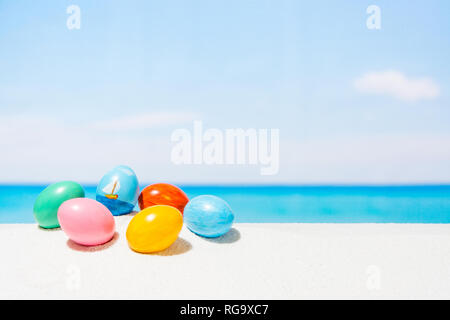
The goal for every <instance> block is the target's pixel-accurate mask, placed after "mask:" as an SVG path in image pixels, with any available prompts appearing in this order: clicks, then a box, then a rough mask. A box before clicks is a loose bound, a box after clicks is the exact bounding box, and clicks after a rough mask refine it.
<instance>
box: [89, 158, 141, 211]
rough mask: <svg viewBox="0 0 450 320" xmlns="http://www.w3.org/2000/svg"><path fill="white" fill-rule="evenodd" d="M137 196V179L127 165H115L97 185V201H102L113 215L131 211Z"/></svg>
mask: <svg viewBox="0 0 450 320" xmlns="http://www.w3.org/2000/svg"><path fill="white" fill-rule="evenodd" d="M138 196H139V183H138V179H137V177H136V174H135V173H134V171H133V170H132V169H131V168H130V167H127V166H117V167H115V168H114V169H112V170H110V171H109V172H107V173H106V174H105V175H104V176H103V178H102V179H101V180H100V182H99V184H98V186H97V192H96V199H97V201H98V202H100V203H103V204H104V205H105V206H106V207H107V208H108V209H109V210H110V211H111V212H112V214H113V215H115V216H119V215H122V214H126V213H130V212H131V211H133V208H134V206H135V205H136V202H137V199H138Z"/></svg>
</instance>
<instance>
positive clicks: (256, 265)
mask: <svg viewBox="0 0 450 320" xmlns="http://www.w3.org/2000/svg"><path fill="white" fill-rule="evenodd" d="M130 218H131V217H129V216H126V217H119V218H117V220H116V221H117V231H118V235H117V236H116V239H114V240H113V241H112V242H111V243H109V244H107V245H104V246H101V247H96V248H91V249H90V250H87V249H86V248H85V247H81V246H78V245H76V244H74V243H72V242H70V241H68V240H67V238H66V236H65V234H64V233H63V232H62V231H61V230H57V231H45V230H42V229H39V228H38V227H37V226H36V225H0V243H1V245H0V248H1V259H0V298H42V299H47V298H137V299H140V298H145V299H299V298H375V299H378V298H447V299H448V298H450V225H408V224H402V225H400V224H397V225H395V224H378V225H376V224H353V225H350V224H236V225H235V228H234V229H233V230H232V231H231V232H230V233H229V234H227V235H226V236H224V237H222V238H221V239H218V240H215V241H213V240H209V241H208V240H205V239H203V238H200V237H197V236H195V235H194V234H192V233H190V232H189V231H188V230H186V229H183V231H182V233H181V235H180V236H181V238H180V239H179V240H177V242H176V243H175V244H174V245H173V246H172V247H171V248H169V249H168V250H166V251H165V252H163V253H161V254H154V255H142V254H137V253H135V252H133V251H131V250H130V249H129V248H128V246H127V242H126V239H125V230H126V226H127V224H128V221H129V220H130Z"/></svg>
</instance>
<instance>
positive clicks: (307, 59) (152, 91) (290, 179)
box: [0, 0, 450, 184]
mask: <svg viewBox="0 0 450 320" xmlns="http://www.w3.org/2000/svg"><path fill="white" fill-rule="evenodd" d="M72 4H75V5H78V6H79V7H80V9H81V29H80V30H69V29H68V28H67V27H66V20H67V18H68V17H69V14H67V13H66V9H67V7H68V6H69V5H72ZM373 4H375V5H378V6H379V7H380V9H381V30H369V29H368V28H367V27H366V19H367V17H368V14H367V13H366V9H367V7H368V6H369V5H373ZM448 12H450V3H449V2H448V1H445V0H442V1H426V2H425V1H375V0H374V1H331V0H329V1H295V0H292V1H267V0H259V1H256V0H252V1H249V0H245V1H242V0H240V1H230V0H228V1H217V0H214V1H211V0H208V1H207V0H195V1H194V0H192V1H181V0H179V1H106V0H104V1H78V0H73V1H58V2H55V1H39V2H36V1H10V0H6V1H5V0H1V1H0V126H1V127H0V128H1V129H0V134H2V136H1V137H0V145H1V146H2V148H3V150H4V155H3V156H2V159H0V165H1V166H2V167H3V168H7V170H0V181H3V182H40V181H42V182H43V181H45V182H47V181H56V180H62V179H74V180H81V181H86V182H95V181H97V180H98V179H99V177H101V176H102V174H103V173H105V172H106V171H108V170H109V169H110V168H111V167H113V166H115V165H118V164H128V165H130V166H131V167H133V168H134V169H135V171H136V172H137V173H138V175H139V177H140V178H141V180H143V181H148V182H152V181H154V180H165V181H172V182H182V183H241V182H243V183H244V182H245V183H300V184H301V183H422V182H438V183H442V182H449V181H450V126H449V124H450V108H449V102H450V97H449V94H448V92H449V90H448V88H449V86H450V73H449V71H450V70H449V68H450V67H449V63H448V59H449V57H450V41H448V39H449V35H450V34H449V33H450V21H449V19H448ZM424 79H425V80H424ZM136 119H150V121H149V122H148V123H147V124H146V123H145V121H144V120H142V121H137V120H136ZM151 119H159V121H151ZM195 119H197V120H202V121H203V123H204V126H206V127H210V128H218V129H226V128H277V129H279V130H280V170H279V173H278V174H277V175H273V176H261V175H260V174H259V169H258V168H257V167H255V166H251V165H248V166H220V165H216V166H214V165H213V166H201V165H200V166H188V165H181V166H176V165H174V164H173V163H172V162H171V161H170V150H171V148H172V145H173V143H172V142H171V141H170V135H171V132H173V130H175V129H177V128H187V129H191V128H192V121H193V120H195ZM122 120H124V121H125V123H128V124H129V125H128V126H126V125H124V126H120V128H118V127H117V124H118V123H119V121H122ZM108 123H109V124H110V125H109V126H108ZM105 127H106V128H107V129H105ZM99 128H100V129H99ZM102 128H103V129H102Z"/></svg>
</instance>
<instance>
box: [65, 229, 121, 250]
mask: <svg viewBox="0 0 450 320" xmlns="http://www.w3.org/2000/svg"><path fill="white" fill-rule="evenodd" d="M118 239H119V233H118V232H115V233H114V236H113V237H112V239H111V240H109V241H108V242H106V243H104V244H100V245H98V246H83V245H81V244H78V243H76V242H74V241H72V240H70V239H69V240H67V246H68V247H69V248H70V249H72V250H75V251H81V252H97V251H102V250H105V249H108V248H109V247H111V246H113V245H114V244H115V243H116V242H117V240H118Z"/></svg>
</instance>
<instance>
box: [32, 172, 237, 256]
mask: <svg viewBox="0 0 450 320" xmlns="http://www.w3.org/2000/svg"><path fill="white" fill-rule="evenodd" d="M137 202H139V207H140V209H141V211H140V212H139V213H137V214H136V215H135V216H134V217H133V218H132V219H131V221H130V223H129V224H128V228H127V232H126V238H127V241H128V245H129V246H130V248H131V249H133V250H134V251H137V252H141V253H151V252H158V251H162V250H164V249H166V248H168V247H169V246H170V245H172V243H174V242H175V240H176V239H177V238H178V234H179V233H180V231H181V228H182V226H183V220H184V222H185V223H186V225H187V227H188V229H189V230H191V231H192V232H194V233H195V234H197V235H200V236H203V237H210V238H211V237H219V236H221V235H223V234H225V233H227V232H228V231H229V230H230V228H231V225H232V224H233V220H234V215H233V212H232V211H231V209H230V207H229V205H228V204H227V203H226V202H225V201H224V200H222V199H220V198H218V197H215V196H210V195H202V196H198V197H195V198H193V199H192V200H190V201H189V199H188V197H187V195H186V194H185V193H184V192H183V191H182V190H181V189H179V188H178V187H176V186H174V185H170V184H166V183H158V184H152V185H150V186H148V187H146V188H145V189H144V190H142V192H141V193H140V194H139V184H138V179H137V177H136V174H135V173H134V171H133V170H132V169H131V168H129V167H127V166H118V167H116V168H114V169H112V170H111V171H109V172H108V173H106V174H105V175H104V176H103V178H102V179H101V180H100V182H99V184H98V187H97V191H96V200H93V199H88V198H85V192H84V189H83V188H82V187H81V185H79V184H78V183H76V182H72V181H63V182H57V183H54V184H51V185H50V186H48V187H47V188H46V189H44V190H43V191H42V192H41V193H40V194H39V196H38V198H37V199H36V202H35V204H34V210H33V211H34V216H35V218H36V220H37V222H38V224H39V225H40V226H41V227H42V228H46V229H48V228H58V227H61V229H62V230H63V231H64V232H65V233H66V235H67V236H68V237H69V239H71V240H72V241H74V242H76V243H78V244H81V245H84V246H95V245H100V244H104V243H106V242H108V241H110V240H111V239H112V238H113V237H114V233H115V221H114V218H113V216H119V215H123V214H127V213H131V212H132V211H133V209H134V207H135V206H136V203H137Z"/></svg>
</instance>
